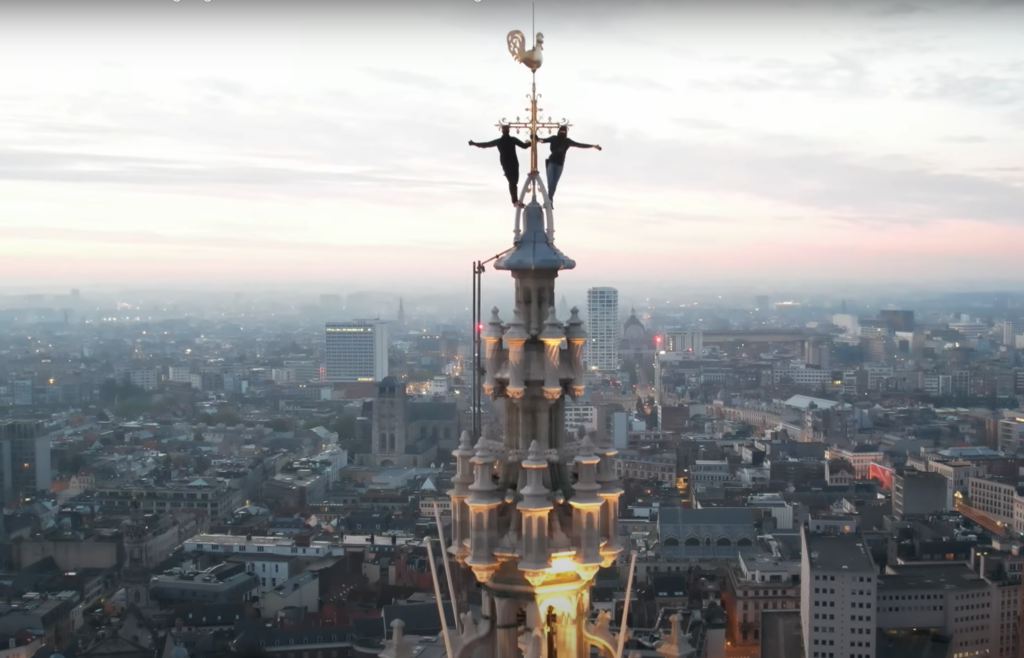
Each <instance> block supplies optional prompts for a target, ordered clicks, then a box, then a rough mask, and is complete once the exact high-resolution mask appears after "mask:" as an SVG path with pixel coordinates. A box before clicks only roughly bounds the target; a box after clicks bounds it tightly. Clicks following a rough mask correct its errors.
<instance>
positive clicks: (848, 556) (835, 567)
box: [806, 533, 875, 573]
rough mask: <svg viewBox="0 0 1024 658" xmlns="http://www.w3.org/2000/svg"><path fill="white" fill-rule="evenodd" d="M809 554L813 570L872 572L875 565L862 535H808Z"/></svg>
mask: <svg viewBox="0 0 1024 658" xmlns="http://www.w3.org/2000/svg"><path fill="white" fill-rule="evenodd" d="M806 541H807V554H808V560H809V561H810V564H811V568H812V569H820V570H822V571H842V570H844V569H845V570H849V571H852V572H863V571H867V572H871V573H874V571H875V565H874V562H872V560H871V555H870V554H869V553H868V548H867V546H866V545H865V544H864V540H863V539H862V538H861V536H860V535H816V534H812V533H807V534H806Z"/></svg>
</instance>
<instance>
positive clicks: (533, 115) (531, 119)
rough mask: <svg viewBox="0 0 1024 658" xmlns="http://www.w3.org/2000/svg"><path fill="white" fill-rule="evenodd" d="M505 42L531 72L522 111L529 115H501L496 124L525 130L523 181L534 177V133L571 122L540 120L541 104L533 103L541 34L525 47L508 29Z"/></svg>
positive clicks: (517, 32) (520, 37) (519, 35)
mask: <svg viewBox="0 0 1024 658" xmlns="http://www.w3.org/2000/svg"><path fill="white" fill-rule="evenodd" d="M505 42H506V44H507V45H508V51H509V53H511V55H512V58H513V59H515V60H516V61H517V62H519V63H520V64H523V65H524V66H525V67H526V68H528V69H530V71H531V72H532V73H533V82H532V84H531V87H530V93H529V94H527V95H526V98H527V100H528V101H529V102H530V104H529V106H527V108H526V111H527V112H529V115H528V116H527V118H526V119H520V118H519V117H516V120H515V121H509V120H507V119H505V118H502V119H501V121H499V122H498V128H506V127H507V128H511V129H513V130H515V131H516V132H517V133H518V132H519V131H520V130H526V131H527V133H528V134H529V138H530V140H531V142H530V174H529V176H527V184H528V185H529V184H531V183H532V182H534V181H535V180H536V177H537V173H538V172H537V137H538V135H539V133H540V132H543V131H546V132H548V133H552V132H555V131H557V130H558V129H559V128H561V127H562V126H566V127H568V126H570V125H571V124H570V123H569V122H568V121H566V120H565V119H562V120H561V121H553V120H552V119H551V117H548V118H547V120H546V121H544V120H541V119H540V118H539V117H538V113H539V112H541V111H542V108H539V107H537V101H538V100H540V94H538V93H537V69H539V68H540V67H541V64H543V63H544V56H543V54H542V53H543V50H544V34H543V33H541V32H537V36H536V37H535V41H534V44H533V48H531V49H529V50H526V36H525V35H523V33H522V32H521V31H520V30H512V31H511V32H509V33H508V36H507V37H506V38H505Z"/></svg>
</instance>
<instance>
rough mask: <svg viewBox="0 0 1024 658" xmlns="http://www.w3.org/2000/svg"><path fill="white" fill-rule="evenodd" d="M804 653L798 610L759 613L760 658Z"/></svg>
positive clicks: (790, 657)
mask: <svg viewBox="0 0 1024 658" xmlns="http://www.w3.org/2000/svg"><path fill="white" fill-rule="evenodd" d="M804 653H805V651H804V636H803V633H802V632H801V625H800V611H799V610H765V611H763V612H762V613H761V658H802V656H803V655H804Z"/></svg>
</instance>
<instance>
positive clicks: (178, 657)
mask: <svg viewBox="0 0 1024 658" xmlns="http://www.w3.org/2000/svg"><path fill="white" fill-rule="evenodd" d="M170 658H188V649H186V648H185V647H183V646H181V645H180V644H179V645H178V646H176V647H174V648H173V649H171V657H170Z"/></svg>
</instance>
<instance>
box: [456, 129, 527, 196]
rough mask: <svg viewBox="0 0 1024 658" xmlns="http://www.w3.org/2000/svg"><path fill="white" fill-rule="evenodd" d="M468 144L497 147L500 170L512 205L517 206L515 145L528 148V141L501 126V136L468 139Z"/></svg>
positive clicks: (480, 146) (517, 163) (516, 158)
mask: <svg viewBox="0 0 1024 658" xmlns="http://www.w3.org/2000/svg"><path fill="white" fill-rule="evenodd" d="M469 145H470V146H475V147H477V148H481V149H487V148H491V147H492V146H497V147H498V156H499V158H500V160H501V170H502V171H503V172H505V178H506V180H508V193H509V194H510V195H511V196H512V205H513V206H516V207H517V208H518V207H519V206H520V205H521V204H520V203H519V194H518V188H519V154H518V153H516V147H517V146H518V147H519V148H521V149H527V148H530V142H524V141H523V140H521V139H519V138H518V137H513V136H512V135H511V134H510V133H509V127H508V126H502V127H501V137H499V138H498V139H495V140H492V141H490V142H474V141H473V140H470V142H469Z"/></svg>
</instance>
